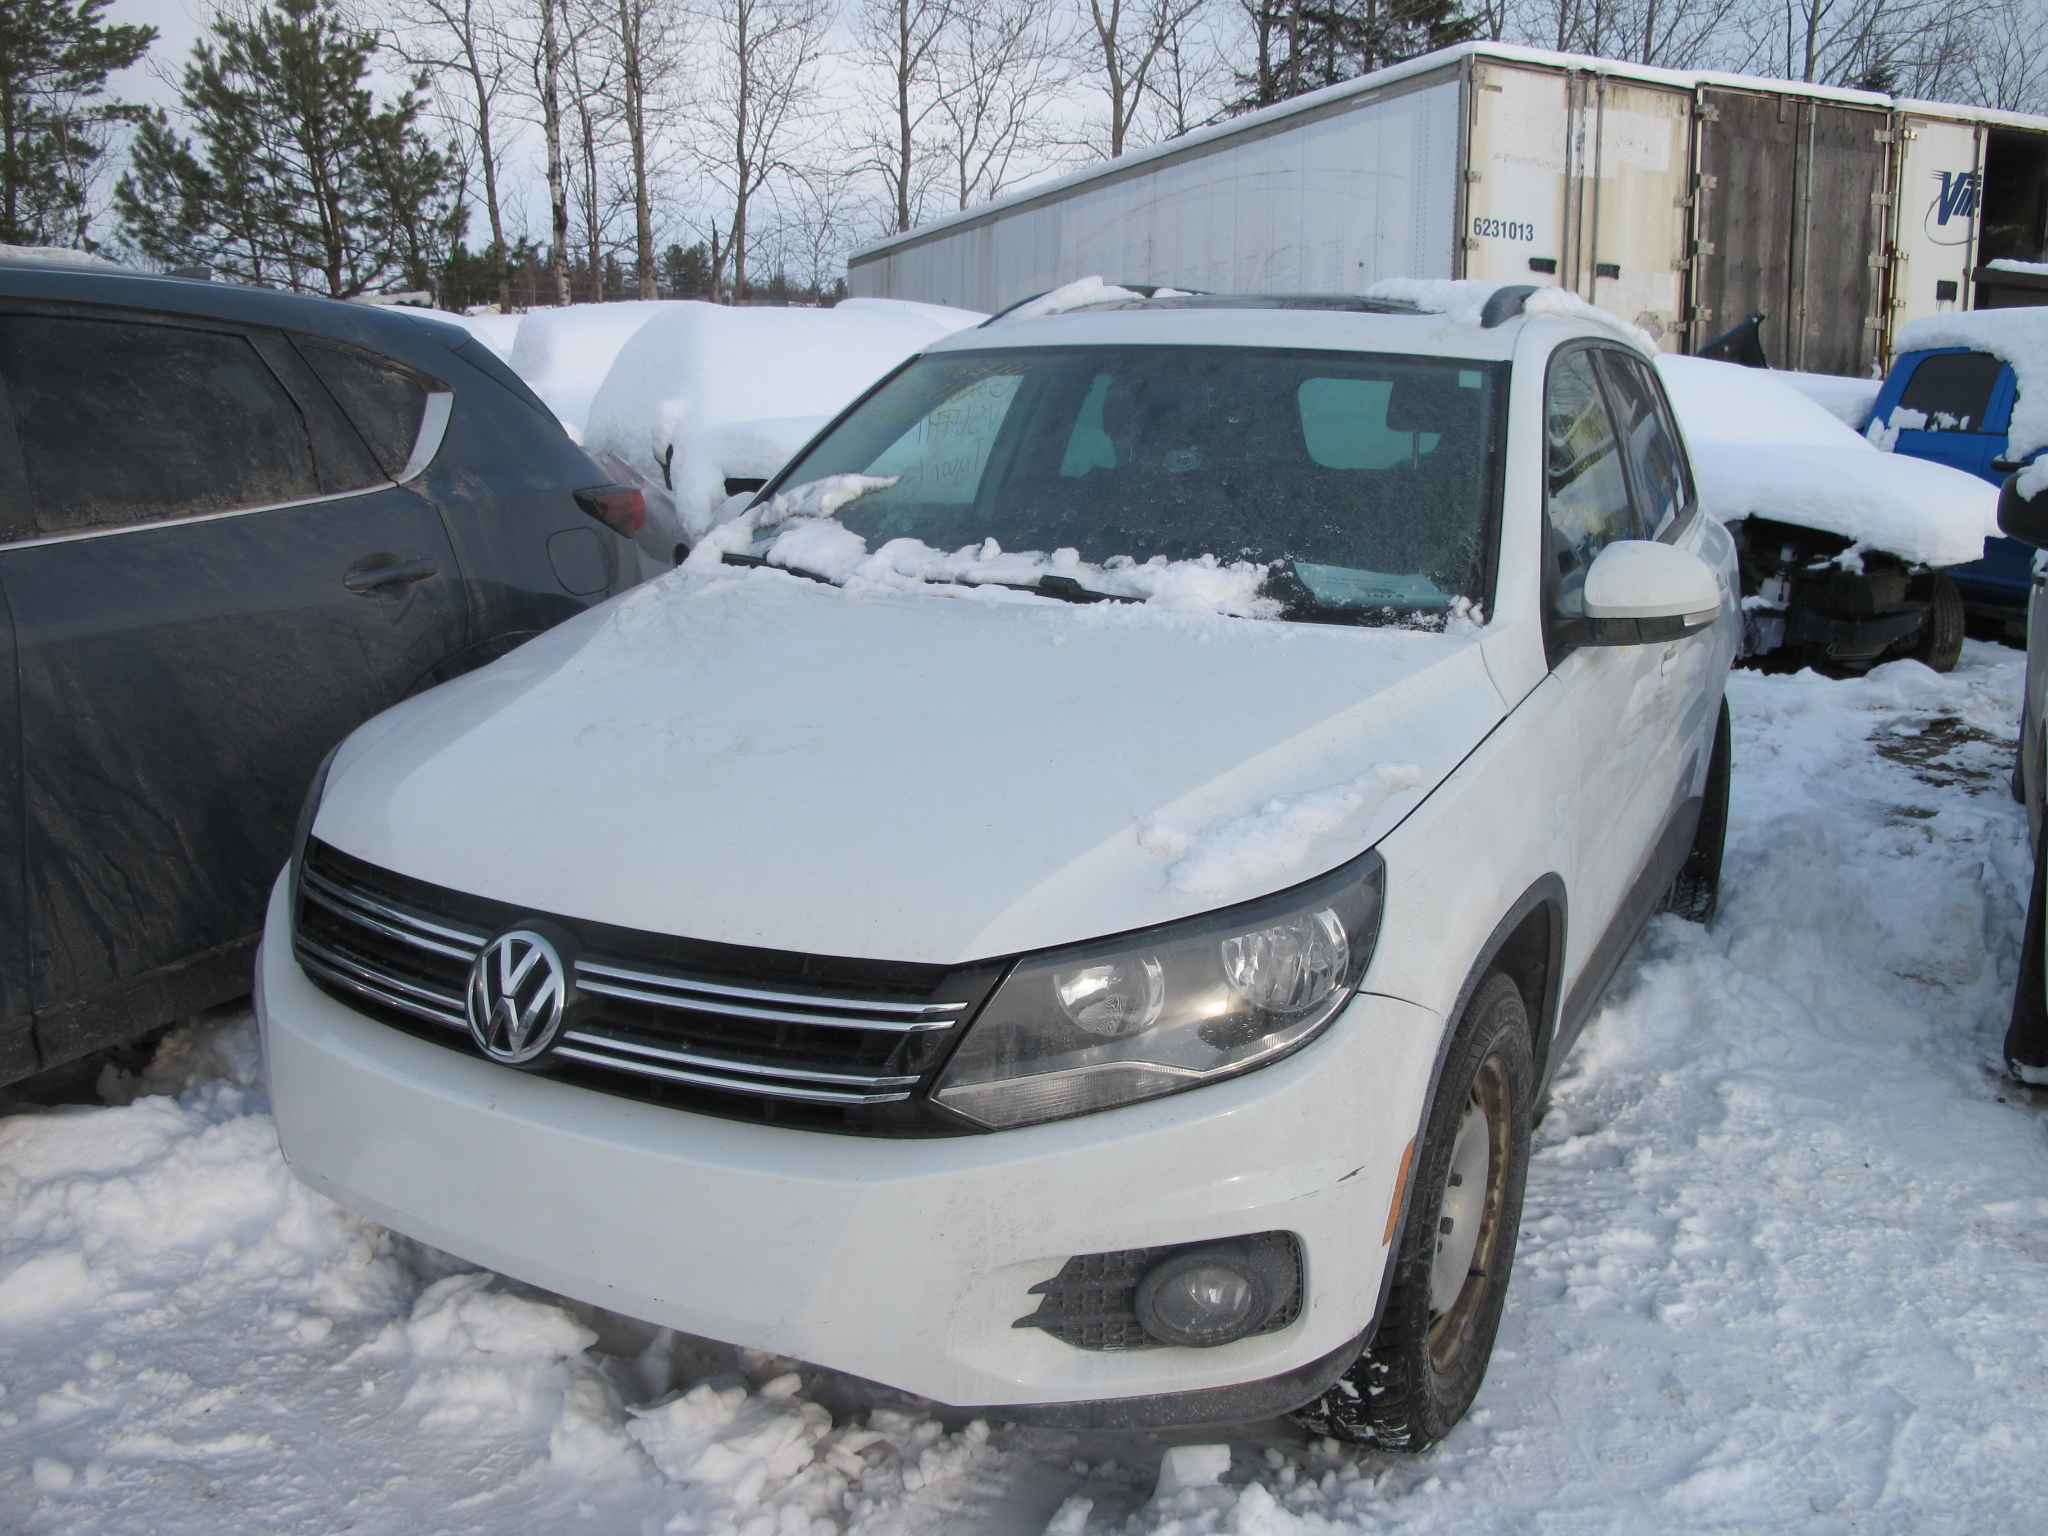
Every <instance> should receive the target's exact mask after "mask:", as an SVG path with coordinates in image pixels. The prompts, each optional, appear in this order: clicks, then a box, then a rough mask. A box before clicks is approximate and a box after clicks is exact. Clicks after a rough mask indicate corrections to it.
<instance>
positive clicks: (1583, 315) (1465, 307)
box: [1365, 277, 1657, 352]
mask: <svg viewBox="0 0 2048 1536" xmlns="http://www.w3.org/2000/svg"><path fill="white" fill-rule="evenodd" d="M1519 286H1521V285H1520V284H1506V283H1494V282H1487V281H1485V280H1483V279H1481V278H1475V277H1383V278H1381V279H1380V280H1379V281H1378V282H1376V283H1374V284H1373V285H1372V286H1371V287H1369V288H1367V289H1366V290H1365V296H1366V297H1367V298H1369V299H1387V300H1390V301H1392V302H1394V303H1399V304H1413V305H1415V306H1416V307H1417V308H1418V309H1425V310H1428V311H1429V312H1430V313H1432V314H1440V315H1442V316H1443V317H1444V318H1445V319H1447V320H1449V321H1450V322H1451V323H1452V324H1453V325H1478V324H1480V323H1481V321H1482V320H1483V318H1484V316H1485V313H1486V301H1487V300H1488V299H1491V298H1492V297H1493V296H1494V295H1495V294H1496V293H1498V292H1499V291H1500V290H1501V289H1502V288H1504V287H1519ZM1522 313H1523V314H1525V315H1556V316H1560V317H1562V318H1565V319H1568V320H1590V321H1593V322H1594V323H1596V324H1599V325H1604V326H1606V327H1607V328H1608V329H1609V330H1612V331H1618V332H1619V333H1620V334H1622V335H1623V336H1626V337H1627V338H1628V339H1629V340H1630V341H1633V342H1634V343H1635V344H1636V345H1637V346H1639V347H1641V348H1642V349H1643V350H1644V351H1645V352H1655V351H1656V350H1657V339H1656V338H1655V337H1654V336H1652V335H1651V334H1650V333H1649V332H1648V331H1646V330H1644V329H1643V328H1642V327H1641V326H1639V325H1632V324H1630V323H1629V322H1628V321H1626V320H1624V319H1622V318H1621V317H1620V316H1619V315H1616V314H1613V313H1610V312H1609V311H1607V310H1604V309H1602V308H1600V307H1599V306H1598V305H1596V304H1588V303H1587V302H1586V301H1585V300H1584V299H1582V298H1580V297H1579V296H1578V295H1577V294H1575V293H1570V292H1567V291H1566V290H1565V289H1563V288H1551V287H1545V286H1539V287H1537V288H1536V290H1535V291H1534V292H1533V293H1530V294H1529V295H1527V296H1526V297H1525V298H1524V299H1523V300H1522Z"/></svg>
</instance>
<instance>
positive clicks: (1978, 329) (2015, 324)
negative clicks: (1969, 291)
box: [1893, 308, 2048, 458]
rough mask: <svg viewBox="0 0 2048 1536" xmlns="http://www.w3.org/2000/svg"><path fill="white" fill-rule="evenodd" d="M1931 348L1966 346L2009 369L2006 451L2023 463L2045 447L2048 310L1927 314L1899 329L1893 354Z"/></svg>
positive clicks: (2047, 426)
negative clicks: (2015, 386)
mask: <svg viewBox="0 0 2048 1536" xmlns="http://www.w3.org/2000/svg"><path fill="white" fill-rule="evenodd" d="M1933 347H1968V348H1970V349H1971V350H1973V351H1977V352H1989V353H1990V354H1991V355H1992V356H1993V357H1996V358H1999V359H2002V360H2003V361H2005V362H2008V363H2010V364H2012V371H2013V374H2014V376H2015V377H2016V378H2017V380H2018V382H2019V395H2018V397H2017V398H2016V399H2015V400H2014V401H2013V405H2012V425H2011V426H2010V427H2009V428H2008V429H2007V433H2006V452H2007V453H2008V454H2010V455H2011V456H2012V457H2014V458H2024V457H2026V455H2028V454H2030V453H2035V452H2038V451H2039V450H2040V449H2043V448H2048V309H2035V308H2020V309H1973V310H1967V311H1961V312H1958V313H1954V314H1946V315H1926V316H1923V317H1922V318H1920V319H1918V320H1913V321H1909V322H1908V323H1907V324H1906V325H1905V326H1904V327H1902V328H1901V329H1900V331H1899V338H1898V342H1897V344H1896V346H1895V347H1894V349H1893V355H1894V356H1897V355H1899V354H1902V353H1906V352H1924V351H1927V350H1928V349H1930V348H1933Z"/></svg>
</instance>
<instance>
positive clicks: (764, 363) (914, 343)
mask: <svg viewBox="0 0 2048 1536" xmlns="http://www.w3.org/2000/svg"><path fill="white" fill-rule="evenodd" d="M658 308H659V311H660V312H659V313H658V314H657V315H656V316H655V317H654V318H653V320H652V321H651V322H650V323H649V324H648V325H646V326H645V327H644V328H643V329H640V330H638V331H637V332H636V333H635V334H634V335H633V336H632V337H631V338H630V339H629V340H628V341H626V342H625V343H624V344H622V345H621V346H620V347H619V348H618V349H616V360H615V361H613V360H609V359H608V363H609V368H608V371H607V373H606V374H605V377H604V382H603V384H602V385H601V386H598V387H597V389H596V392H595V395H594V398H593V399H592V400H591V403H590V411H589V420H588V423H587V424H586V427H585V430H584V434H583V443H584V446H585V447H586V448H588V449H589V450H590V452H592V453H594V454H613V455H616V456H617V457H618V458H619V459H621V460H622V461H624V463H625V464H626V466H627V467H628V468H629V469H630V470H632V472H633V474H634V475H635V477H636V478H637V479H639V480H640V481H641V482H642V483H643V484H646V485H648V486H650V487H655V488H667V487H672V488H673V489H672V494H671V495H668V496H651V497H650V498H649V501H650V506H649V513H648V522H647V528H646V531H645V532H644V533H643V534H642V535H641V543H642V545H643V547H645V548H646V549H647V550H648V552H649V553H651V554H654V555H656V556H659V557H660V558H662V559H667V558H668V557H669V556H670V554H672V553H673V551H674V549H675V546H676V545H677V543H679V542H687V543H695V542H696V541H697V540H698V539H699V538H701V537H702V536H703V535H704V533H705V531H706V530H707V529H709V528H710V526H711V523H712V520H713V517H714V516H715V514H716V512H717V510H718V507H719V504H720V503H721V502H722V501H723V500H724V499H725V482H726V480H727V479H729V478H745V479H750V480H751V479H763V480H765V479H767V478H769V477H771V476H772V475H773V474H774V473H775V472H776V471H777V470H779V469H781V468H782V466H783V465H784V464H785V463H787V462H788V461H789V459H790V457H791V456H792V455H793V454H794V453H795V452H796V451H797V450H798V449H799V448H801V447H803V445H804V444H805V443H807V442H809V441H810V440H811V438H812V437H813V436H814V435H815V434H816V432H817V430H818V428H819V427H821V426H823V425H824V424H825V422H826V421H828V420H830V419H831V418H832V417H834V416H836V415H838V414H839V413H840V412H841V411H842V410H844V409H845V408H846V407H847V406H848V405H850V404H852V403H853V401H854V400H856V399H857V398H859V396H860V395H861V394H862V392H863V391H865V390H866V389H867V388H868V387H869V386H870V385H871V384H873V383H874V382H875V381H876V380H877V379H879V378H881V377H882V375H884V374H885V373H887V372H888V371H889V370H890V369H892V368H894V367H895V366H896V365H897V364H899V363H901V362H902V361H903V360H904V359H905V358H907V357H909V356H911V355H912V354H913V353H916V352H918V351H920V350H922V349H923V348H924V347H926V346H929V345H930V344H931V343H932V342H934V341H937V340H938V339H939V338H940V337H942V336H945V335H948V334H950V333H952V332H954V331H957V330H961V329H963V328H964V327H966V326H969V325H973V324H976V323H977V322H979V321H980V320H981V319H982V318H983V317H982V316H981V315H978V314H975V313H974V312H972V311H970V310H964V309H946V308H943V307H941V306H939V305H935V304H902V303H897V302H896V301H894V300H890V299H849V300H847V301H846V302H845V303H844V304H840V305H837V306H836V307H834V308H832V309H776V308H751V307H749V308H734V307H732V306H730V305H724V304H701V303H697V302H694V301H690V302H682V303H667V304H662V305H660V306H658ZM664 463H665V464H666V475H664Z"/></svg>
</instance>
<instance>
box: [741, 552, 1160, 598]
mask: <svg viewBox="0 0 2048 1536" xmlns="http://www.w3.org/2000/svg"><path fill="white" fill-rule="evenodd" d="M719 559H720V560H721V561H722V562H723V563H724V564H726V565H740V566H746V567H747V568H749V569H766V570H771V571H787V572H789V574H790V575H792V576H801V577H803V578H804V579H805V580H806V581H821V582H823V583H824V584H825V585H826V586H828V587H836V586H839V585H840V583H839V582H838V581H836V580H834V579H833V578H832V577H830V576H827V575H825V574H824V573H823V572H821V571H810V570H805V569H804V568H803V567H802V566H800V565H785V564H783V563H782V562H780V561H771V560H769V559H768V558H767V557H766V556H765V555H750V554H744V553H742V552H740V551H738V550H731V549H729V550H726V551H725V552H724V553H723V554H722V555H720V556H719ZM918 579H919V580H920V581H923V582H924V583H925V584H926V585H928V586H934V587H942V586H943V587H1001V588H1003V590H1005V591H1007V592H1030V593H1033V594H1034V595H1036V596H1038V597H1053V598H1058V599H1059V600H1060V601H1061V602H1063V603H1142V602H1143V601H1144V599H1143V598H1142V597H1133V596H1131V595H1130V594H1129V593H1128V592H1099V591H1097V590H1096V589H1095V588H1093V587H1084V586H1083V585H1082V584H1081V583H1080V582H1078V581H1076V580H1075V579H1074V578H1073V577H1071V576H1057V575H1052V574H1050V573H1048V574H1047V575H1044V576H1041V577H1039V578H1038V580H1036V581H976V580H974V579H973V578H972V577H968V576H922V577H919V578H918Z"/></svg>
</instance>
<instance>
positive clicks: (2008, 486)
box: [1998, 470, 2048, 549]
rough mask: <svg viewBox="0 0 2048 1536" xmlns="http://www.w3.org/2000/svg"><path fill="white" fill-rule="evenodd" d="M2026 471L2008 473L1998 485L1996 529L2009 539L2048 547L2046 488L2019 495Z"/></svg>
mask: <svg viewBox="0 0 2048 1536" xmlns="http://www.w3.org/2000/svg"><path fill="white" fill-rule="evenodd" d="M2026 473H2027V472H2026V471H2025V470H2021V471H2020V473H2019V474H2017V475H2008V476H2007V477H2006V481H2005V484H2004V485H2002V486H2000V487H1999V488H1998V531H1999V532H2000V533H2002V534H2004V535H2005V536H2006V537H2007V538H2009V539H2018V540H2019V541H2020V542H2021V543H2022V544H2031V545H2033V546H2034V547H2035V548H2036V549H2048V489H2043V490H2042V491H2041V492H2040V494H2038V495H2035V496H2022V495H2021V494H2020V481H2021V480H2022V479H2023V478H2025V476H2026Z"/></svg>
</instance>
